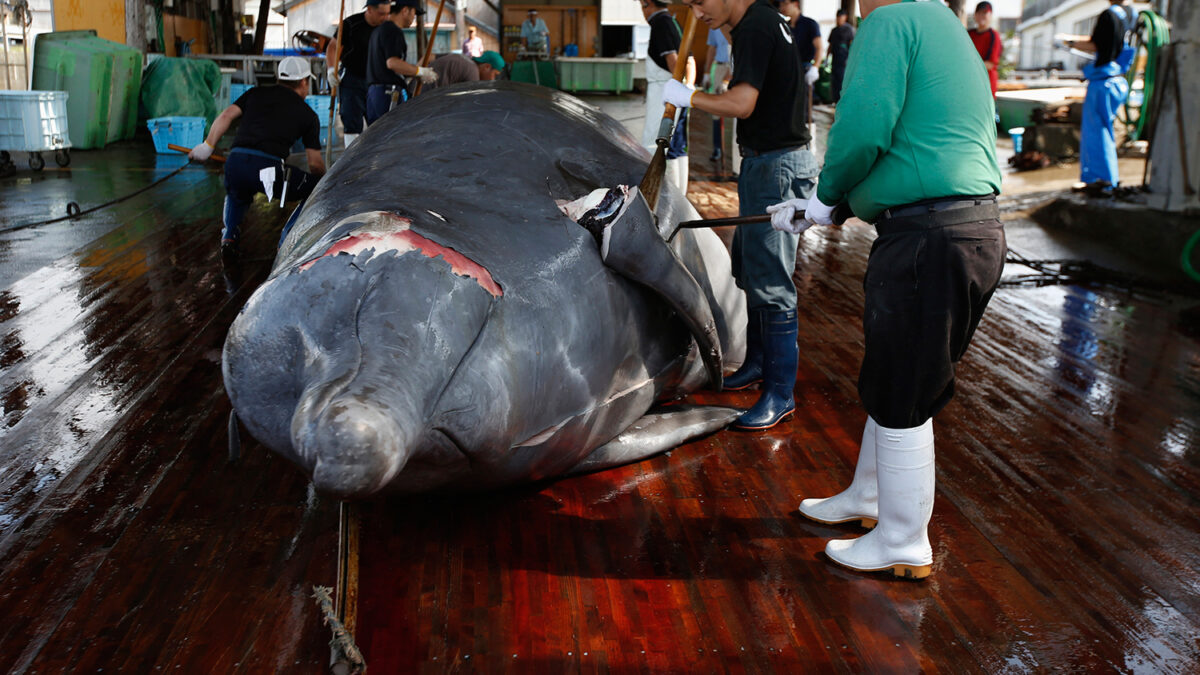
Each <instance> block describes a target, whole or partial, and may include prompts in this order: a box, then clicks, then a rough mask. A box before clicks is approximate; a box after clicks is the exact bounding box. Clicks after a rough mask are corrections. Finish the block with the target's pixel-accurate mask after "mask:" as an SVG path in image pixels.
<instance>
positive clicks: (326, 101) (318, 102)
mask: <svg viewBox="0 0 1200 675" xmlns="http://www.w3.org/2000/svg"><path fill="white" fill-rule="evenodd" d="M304 102H305V103H307V104H308V107H310V108H312V109H313V112H315V113H317V117H319V118H321V124H329V106H330V103H331V98H330V97H329V96H316V95H314V96H305V97H304Z"/></svg>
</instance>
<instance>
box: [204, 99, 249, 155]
mask: <svg viewBox="0 0 1200 675" xmlns="http://www.w3.org/2000/svg"><path fill="white" fill-rule="evenodd" d="M241 116H242V109H241V108H239V107H237V106H236V105H232V104H231V105H230V106H229V107H228V108H226V109H224V110H222V111H221V114H220V115H217V119H215V120H213V123H212V128H210V129H209V130H208V137H207V138H205V139H204V142H205V143H208V144H209V145H210V146H212V147H214V148H215V147H217V141H219V140H221V137H222V136H224V135H225V132H226V131H229V126H230V125H231V124H233V122H234V120H236V119H237V118H239V117H241Z"/></svg>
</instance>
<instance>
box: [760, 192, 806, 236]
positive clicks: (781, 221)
mask: <svg viewBox="0 0 1200 675" xmlns="http://www.w3.org/2000/svg"><path fill="white" fill-rule="evenodd" d="M814 201H815V200H814ZM809 203H810V201H809V200H807V199H789V200H787V201H786V202H780V203H778V204H772V205H770V206H768V207H767V213H769V214H771V227H773V228H775V229H776V230H779V231H780V232H790V233H792V234H800V233H801V232H803V231H805V230H807V229H808V228H809V227H810V226H811V225H812V223H810V222H808V221H807V220H805V219H804V209H806V208H808V205H809ZM797 213H799V214H800V216H799V217H797V215H796V214H797Z"/></svg>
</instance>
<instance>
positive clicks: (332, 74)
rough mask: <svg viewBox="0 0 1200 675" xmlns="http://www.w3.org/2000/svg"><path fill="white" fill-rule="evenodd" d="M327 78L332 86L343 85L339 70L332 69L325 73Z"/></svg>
mask: <svg viewBox="0 0 1200 675" xmlns="http://www.w3.org/2000/svg"><path fill="white" fill-rule="evenodd" d="M325 77H326V78H328V80H329V83H330V84H341V83H342V81H341V80H339V79H338V74H337V68H333V67H330V68H329V69H328V70H326V71H325Z"/></svg>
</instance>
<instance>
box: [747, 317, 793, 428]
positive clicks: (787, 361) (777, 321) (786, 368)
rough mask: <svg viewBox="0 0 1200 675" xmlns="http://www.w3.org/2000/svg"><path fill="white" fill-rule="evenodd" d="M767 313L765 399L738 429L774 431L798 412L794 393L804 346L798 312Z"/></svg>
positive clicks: (764, 356)
mask: <svg viewBox="0 0 1200 675" xmlns="http://www.w3.org/2000/svg"><path fill="white" fill-rule="evenodd" d="M765 314H766V321H765V324H766V330H765V331H764V335H763V385H762V396H760V397H759V399H758V403H755V404H754V407H752V408H750V409H749V410H747V411H746V412H745V413H743V414H742V416H741V417H739V418H737V421H735V422H734V423H733V426H734V428H737V429H747V430H751V431H753V430H758V429H770V428H771V427H773V426H775V425H776V424H779V423H780V422H781V421H782V420H783V419H784V418H786V417H787V416H789V415H791V414H792V412H793V411H794V410H795V409H796V400H795V395H794V391H795V389H796V367H797V365H799V361H800V347H799V345H797V344H796V333H797V329H796V310H794V309H789V310H787V311H786V312H779V311H768V312H765Z"/></svg>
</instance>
